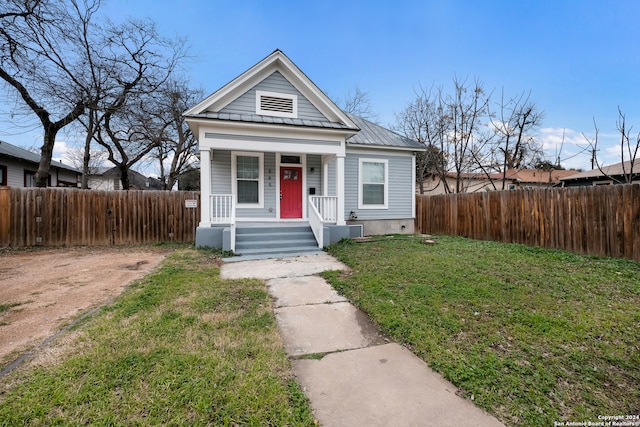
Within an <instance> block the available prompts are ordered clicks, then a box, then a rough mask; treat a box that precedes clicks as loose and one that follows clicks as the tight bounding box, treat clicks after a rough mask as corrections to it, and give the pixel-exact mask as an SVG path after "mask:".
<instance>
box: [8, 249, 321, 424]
mask: <svg viewBox="0 0 640 427" xmlns="http://www.w3.org/2000/svg"><path fill="white" fill-rule="evenodd" d="M36 362H37V363H34V365H33V366H30V367H24V368H21V369H19V370H18V371H17V372H14V373H12V374H11V375H9V376H8V377H6V378H4V379H3V381H2V383H1V384H0V425H2V426H16V425H65V426H67V425H86V424H90V425H131V426H133V425H212V426H235V425H242V426H245V425H248V426H286V425H290V426H294V425H295V426H305V425H308V426H312V425H314V418H313V415H312V413H311V409H310V407H309V405H308V402H307V400H306V398H305V397H304V394H303V393H302V391H301V390H300V387H299V385H298V383H297V382H296V381H295V379H294V378H293V377H292V373H291V366H290V363H289V361H288V359H287V356H286V354H285V352H284V350H283V346H282V342H281V340H280V336H279V333H278V328H277V324H276V322H275V318H274V315H273V312H272V305H271V298H270V296H269V295H268V293H267V292H266V288H265V286H264V282H262V281H260V280H233V281H231V280H222V279H220V277H219V269H218V267H217V258H216V257H215V256H213V255H212V253H211V252H206V251H202V252H198V251H195V250H189V249H179V250H177V251H175V252H174V253H173V254H172V255H170V256H169V257H168V258H167V259H166V260H165V261H164V262H163V264H162V266H161V268H160V269H159V270H158V271H157V272H156V273H154V274H151V275H149V276H147V277H145V278H144V279H142V280H141V281H139V282H137V283H136V284H135V285H134V286H132V287H131V288H130V289H129V290H128V291H126V292H125V293H124V294H123V295H122V296H121V297H120V298H119V299H118V300H117V302H116V303H115V304H114V305H112V306H110V307H107V308H106V309H104V310H103V311H102V312H101V313H100V314H99V315H97V316H95V317H93V318H91V319H89V320H87V321H85V322H84V323H83V324H82V325H80V326H78V327H76V328H75V329H74V330H73V331H71V332H70V333H68V334H66V335H65V336H63V337H62V338H61V339H59V340H58V342H57V343H56V344H55V345H54V346H53V348H51V349H50V351H49V352H48V353H47V354H45V355H44V356H41V357H39V358H38V359H37V360H36Z"/></svg>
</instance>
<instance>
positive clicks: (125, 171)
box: [118, 164, 131, 191]
mask: <svg viewBox="0 0 640 427" xmlns="http://www.w3.org/2000/svg"><path fill="white" fill-rule="evenodd" d="M118 169H120V182H121V183H122V189H123V190H127V191H129V187H130V186H131V183H130V182H129V168H128V167H127V165H126V164H121V165H119V167H118Z"/></svg>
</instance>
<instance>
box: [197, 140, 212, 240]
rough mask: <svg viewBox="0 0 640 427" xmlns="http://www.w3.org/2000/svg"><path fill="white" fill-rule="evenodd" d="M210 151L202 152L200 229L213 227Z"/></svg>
mask: <svg viewBox="0 0 640 427" xmlns="http://www.w3.org/2000/svg"><path fill="white" fill-rule="evenodd" d="M212 160H213V156H212V155H211V150H210V149H208V148H207V149H204V150H200V224H199V227H211V203H210V201H209V196H210V195H211V162H212Z"/></svg>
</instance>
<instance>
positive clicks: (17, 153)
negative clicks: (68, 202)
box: [0, 141, 82, 187]
mask: <svg viewBox="0 0 640 427" xmlns="http://www.w3.org/2000/svg"><path fill="white" fill-rule="evenodd" d="M39 164H40V156H39V155H38V154H35V153H32V152H31V151H28V150H25V149H23V148H20V147H16V146H15V145H12V144H9V143H8V142H5V141H0V186H10V187H34V186H35V185H34V184H35V182H34V177H35V174H36V171H37V170H38V165H39ZM81 177H82V172H81V171H79V170H78V169H76V168H74V167H73V166H69V165H65V164H63V163H62V162H57V161H55V160H51V167H50V168H49V179H48V181H47V186H48V187H77V186H78V182H80V179H81Z"/></svg>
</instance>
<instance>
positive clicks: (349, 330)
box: [220, 254, 503, 427]
mask: <svg viewBox="0 0 640 427" xmlns="http://www.w3.org/2000/svg"><path fill="white" fill-rule="evenodd" d="M346 269H347V267H346V266H345V265H344V264H342V263H340V262H338V261H337V260H335V258H333V257H331V256H329V255H327V254H321V255H306V256H301V257H291V258H278V259H269V260H256V261H240V262H234V263H225V264H223V266H222V268H221V270H220V275H221V277H223V278H243V277H246V278H260V279H265V280H266V284H267V287H268V289H269V292H270V293H271V295H272V296H273V297H274V299H275V307H276V308H275V315H276V319H277V321H278V326H279V328H280V333H281V335H282V340H283V342H284V344H285V350H286V351H287V354H288V355H289V356H290V357H291V358H292V364H293V369H294V373H295V375H296V377H297V378H298V380H299V382H300V384H301V385H302V387H303V389H304V391H305V393H306V395H307V397H308V398H309V401H310V402H311V406H312V407H313V409H314V413H315V416H316V418H317V419H318V420H319V421H320V423H321V425H323V426H351V427H354V426H367V427H369V426H462V427H465V426H477V427H485V426H486V427H494V426H495V427H499V426H503V424H502V423H500V422H499V421H498V420H497V419H495V418H494V417H493V416H491V415H489V414H487V413H486V412H484V411H482V410H481V409H479V408H477V407H476V406H475V405H474V404H473V403H472V402H471V401H469V400H466V399H463V398H461V397H460V396H458V394H457V392H458V390H457V389H456V387H455V386H454V385H453V384H451V383H449V382H448V381H446V380H445V379H444V378H442V376H440V375H439V374H437V373H435V372H434V371H433V370H431V369H430V368H429V367H428V366H427V365H426V364H425V363H424V362H423V361H422V360H420V359H419V358H418V357H416V356H415V355H414V354H413V353H411V352H410V351H409V350H407V349H406V348H404V347H402V346H400V345H398V344H395V343H391V342H389V340H388V339H386V338H385V337H384V336H382V335H381V334H380V332H379V331H378V330H377V328H376V327H375V326H374V325H373V323H372V322H371V320H370V319H369V318H368V317H367V316H366V315H365V314H364V313H362V312H361V311H360V310H358V309H356V308H355V307H354V306H353V305H351V304H350V303H349V302H347V300H346V299H345V298H344V297H342V296H340V295H339V294H338V293H337V292H336V291H335V290H334V289H333V288H332V287H331V286H330V285H329V284H328V283H327V282H326V281H325V280H324V279H322V278H321V277H318V276H315V275H316V274H318V273H320V272H322V271H326V270H346ZM308 355H313V357H312V358H304V356H308Z"/></svg>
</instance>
